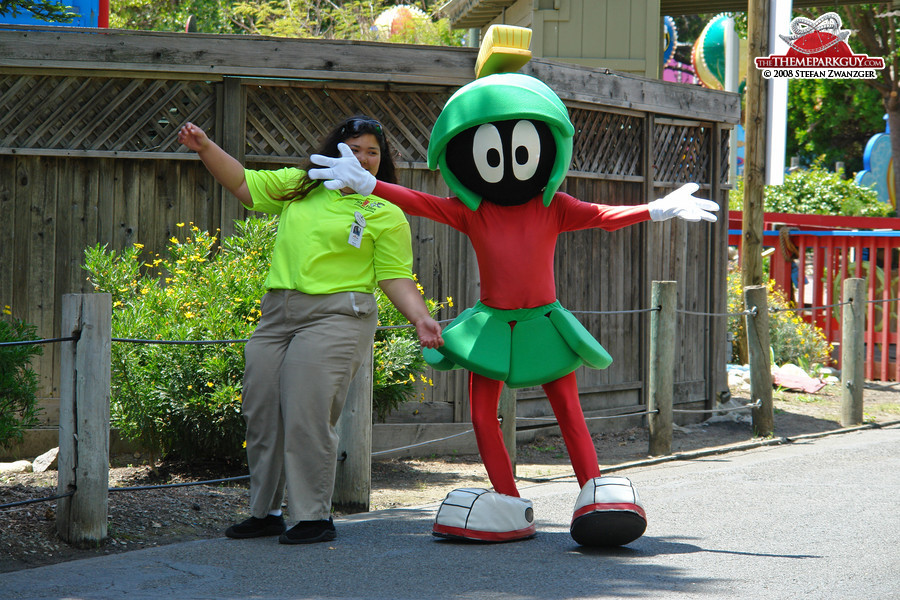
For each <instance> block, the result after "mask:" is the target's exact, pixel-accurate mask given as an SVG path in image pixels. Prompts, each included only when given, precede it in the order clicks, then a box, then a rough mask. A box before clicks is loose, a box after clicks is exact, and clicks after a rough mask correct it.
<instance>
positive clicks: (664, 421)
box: [647, 281, 678, 456]
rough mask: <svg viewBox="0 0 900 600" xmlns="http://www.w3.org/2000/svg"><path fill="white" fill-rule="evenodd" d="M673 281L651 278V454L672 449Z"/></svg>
mask: <svg viewBox="0 0 900 600" xmlns="http://www.w3.org/2000/svg"><path fill="white" fill-rule="evenodd" d="M677 300H678V289H677V287H676V282H675V281H654V282H653V289H652V292H651V300H650V305H651V306H652V307H653V308H656V307H659V310H655V311H653V312H652V313H651V314H650V376H649V400H648V402H647V410H650V411H657V412H655V413H652V414H650V418H649V419H648V423H649V426H650V454H651V455H653V456H659V455H665V454H671V453H672V402H673V396H674V385H675V321H676V319H675V304H676V302H677Z"/></svg>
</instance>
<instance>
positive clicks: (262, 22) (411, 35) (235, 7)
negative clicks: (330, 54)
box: [110, 0, 463, 46]
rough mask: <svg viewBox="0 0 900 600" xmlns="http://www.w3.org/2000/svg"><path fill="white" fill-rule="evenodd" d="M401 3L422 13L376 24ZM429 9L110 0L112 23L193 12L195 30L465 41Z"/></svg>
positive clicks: (177, 24) (176, 19) (345, 2)
mask: <svg viewBox="0 0 900 600" xmlns="http://www.w3.org/2000/svg"><path fill="white" fill-rule="evenodd" d="M400 4H405V5H410V6H414V7H416V8H418V9H420V10H421V11H422V13H423V15H424V16H421V17H420V16H416V17H414V18H413V19H412V21H411V22H407V23H406V25H405V26H401V27H399V28H397V27H395V30H394V31H393V32H388V31H387V30H385V28H379V27H376V26H375V21H376V19H377V18H378V16H379V15H380V14H381V13H383V12H384V11H385V10H388V9H390V8H392V7H394V6H398V5H400ZM432 4H433V3H432ZM429 10H430V8H429V2H427V1H426V0H418V1H409V0H406V1H405V2H404V1H402V0H372V1H361V0H300V1H297V0H237V1H235V2H229V1H226V0H173V1H171V2H154V1H153V0H111V2H110V26H111V27H114V28H117V29H142V30H150V31H181V30H184V28H185V24H186V23H187V20H188V18H189V17H190V16H193V17H194V22H195V24H196V30H197V31H199V32H204V33H250V34H258V35H269V36H277V37H295V38H319V39H342V40H368V41H390V42H401V43H408V44H425V45H444V46H459V45H461V43H462V42H461V40H462V36H463V33H462V32H460V31H452V30H451V29H450V24H449V21H448V20H447V19H440V18H438V17H437V16H435V15H432V16H428V15H429V14H430V13H429Z"/></svg>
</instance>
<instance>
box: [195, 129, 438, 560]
mask: <svg viewBox="0 0 900 600" xmlns="http://www.w3.org/2000/svg"><path fill="white" fill-rule="evenodd" d="M178 140H179V141H180V142H181V143H182V144H184V145H185V146H187V147H188V148H190V149H191V150H194V151H195V152H197V154H198V155H199V156H200V159H201V160H202V161H203V164H204V165H206V167H207V169H208V170H209V172H210V173H211V174H212V175H213V176H214V177H215V178H216V180H217V181H219V183H221V184H222V185H223V186H224V187H225V188H226V189H227V190H229V191H230V192H231V193H232V194H234V195H235V196H237V198H238V199H239V200H240V201H241V202H242V203H243V204H244V205H245V206H246V207H247V208H250V209H252V210H256V211H260V212H265V213H271V214H278V215H280V218H279V224H278V232H277V234H276V238H275V246H274V250H273V253H272V258H271V264H270V269H269V274H268V277H267V278H266V283H265V285H266V289H267V293H266V295H265V296H264V297H263V300H262V317H261V318H260V322H259V325H258V326H257V328H256V330H255V332H254V333H253V336H252V337H251V339H250V341H249V342H248V343H247V346H246V349H245V351H244V354H245V359H246V365H245V370H244V388H243V403H242V411H243V416H244V420H245V421H246V423H247V461H248V464H249V467H250V514H251V517H250V518H249V519H247V520H246V521H243V522H242V523H238V524H236V525H233V526H231V527H229V528H228V529H227V530H226V532H225V534H226V535H227V536H228V537H231V538H252V537H262V536H274V535H278V536H280V537H279V542H281V543H283V544H306V543H312V542H323V541H328V540H332V539H334V538H335V535H336V533H335V529H334V524H333V522H332V520H331V518H330V513H331V496H332V492H333V489H334V478H335V468H336V464H337V443H338V437H337V434H336V433H335V429H334V427H335V424H336V423H337V420H338V417H339V416H340V414H341V410H342V408H343V405H344V401H345V399H346V396H347V389H348V387H349V384H350V380H351V379H352V378H353V376H354V375H355V373H356V371H357V369H358V368H359V365H360V363H361V362H362V360H363V357H364V356H365V354H366V353H367V352H368V351H369V349H370V348H371V346H372V343H373V339H374V335H375V326H376V324H377V319H378V317H377V305H376V303H375V297H374V295H373V292H374V288H375V285H378V286H379V287H380V288H381V289H382V291H384V293H385V295H386V296H387V297H388V298H389V299H390V301H391V302H392V303H393V304H394V305H395V306H396V307H397V308H398V309H399V310H400V312H402V313H403V315H404V316H406V318H407V319H409V321H410V322H411V323H413V324H414V325H415V327H416V333H417V335H418V338H419V341H420V343H421V344H422V345H423V346H425V347H427V348H437V347H439V346H441V345H442V344H443V339H442V338H441V328H440V325H439V324H438V323H437V322H436V321H435V320H434V319H433V318H432V317H431V315H430V313H429V312H428V309H427V308H426V306H425V302H424V300H423V299H422V296H421V294H420V293H419V291H418V289H417V288H416V285H415V282H414V280H413V279H412V271H411V267H412V250H411V241H410V240H411V238H410V230H409V224H408V223H407V221H406V218H405V217H404V215H403V213H402V212H401V211H400V209H399V208H397V207H396V206H394V205H393V204H391V203H389V202H386V201H385V200H382V199H381V198H378V197H376V196H371V195H370V196H361V195H359V194H356V193H355V192H353V190H351V189H349V188H344V189H342V190H330V189H327V188H325V186H323V185H321V182H319V181H316V180H313V179H310V178H309V177H307V175H306V172H307V171H308V170H309V167H310V164H309V163H308V162H307V164H306V165H304V168H303V169H300V168H294V167H289V168H285V169H280V170H277V171H254V170H250V169H244V167H243V166H242V165H241V164H240V163H239V162H238V161H237V160H236V159H235V158H234V157H232V156H230V155H229V154H228V153H226V152H225V151H224V150H222V149H221V148H220V147H219V146H217V145H216V144H215V143H214V142H212V141H211V140H210V139H209V138H208V137H207V136H206V134H205V133H204V132H203V130H202V129H200V128H199V127H197V126H196V125H194V124H192V123H186V124H185V125H184V126H183V127H182V128H181V130H180V131H179V134H178ZM342 142H343V143H345V144H347V145H348V146H349V147H350V148H351V149H352V151H353V154H354V155H355V156H356V158H357V159H358V161H359V163H360V165H361V166H362V167H363V168H364V169H366V171H368V172H369V173H371V174H372V175H373V176H375V177H376V178H377V179H381V180H384V181H391V182H393V181H394V180H395V176H394V164H393V162H392V159H391V154H390V148H389V146H388V143H387V140H386V138H385V136H384V131H383V129H382V127H381V124H380V123H378V122H377V121H375V120H374V119H370V118H368V117H361V116H357V117H352V118H349V119H346V120H344V121H343V122H341V123H339V124H338V125H337V126H336V127H335V128H334V129H333V130H332V132H331V133H330V134H329V135H328V136H327V137H326V138H325V140H324V141H323V142H322V144H321V146H320V148H319V150H318V151H317V153H318V154H323V155H327V156H333V157H337V156H340V153H339V152H338V150H337V145H338V144H339V143H342ZM285 486H287V499H288V511H289V513H290V516H291V518H292V519H294V520H296V521H297V524H296V525H294V526H293V527H292V528H291V529H289V530H286V527H285V523H284V516H283V515H282V512H281V504H282V500H283V496H284V491H285Z"/></svg>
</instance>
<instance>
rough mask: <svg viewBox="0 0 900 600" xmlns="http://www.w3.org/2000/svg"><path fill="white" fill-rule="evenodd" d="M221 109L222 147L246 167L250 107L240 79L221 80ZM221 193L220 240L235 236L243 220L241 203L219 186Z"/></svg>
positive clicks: (219, 195) (225, 78)
mask: <svg viewBox="0 0 900 600" xmlns="http://www.w3.org/2000/svg"><path fill="white" fill-rule="evenodd" d="M221 98H222V109H221V117H222V118H221V123H222V133H221V142H220V144H221V146H222V149H223V150H225V152H227V153H228V154H230V155H231V156H233V157H234V158H236V159H237V161H238V162H239V163H241V164H244V155H245V154H246V152H245V151H246V148H247V141H246V129H247V127H246V123H247V107H246V101H245V97H244V89H243V86H242V85H241V80H240V78H238V77H224V78H223V79H222V95H221ZM216 188H217V189H218V190H219V194H218V198H219V203H220V211H221V212H220V213H219V214H220V215H221V217H220V222H219V229H221V233H220V235H221V238H220V239H222V238H224V237H225V236H228V235H232V234H233V233H234V221H235V219H239V218H241V209H242V208H243V205H242V204H241V201H240V200H238V199H237V198H235V197H234V196H233V195H232V194H231V192H229V191H228V190H226V189H225V188H224V187H222V186H221V185H218V184H217V185H216Z"/></svg>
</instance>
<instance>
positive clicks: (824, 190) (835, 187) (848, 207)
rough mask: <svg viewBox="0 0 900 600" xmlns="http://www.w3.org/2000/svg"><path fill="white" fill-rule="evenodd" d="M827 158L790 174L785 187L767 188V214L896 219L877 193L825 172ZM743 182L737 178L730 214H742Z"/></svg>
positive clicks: (729, 198) (731, 199)
mask: <svg viewBox="0 0 900 600" xmlns="http://www.w3.org/2000/svg"><path fill="white" fill-rule="evenodd" d="M823 160H824V158H823V157H820V158H819V159H817V160H815V161H813V164H812V165H811V166H810V168H808V169H797V170H795V171H792V172H791V173H788V174H787V175H786V176H785V178H784V183H783V184H782V185H767V186H766V188H765V205H764V206H765V211H766V212H780V213H797V214H807V215H844V216H848V217H886V216H891V215H893V213H894V211H893V207H892V206H891V205H890V204H887V203H885V202H881V201H880V200H878V194H877V193H876V192H875V190H872V189H870V188H866V187H862V186H860V185H857V184H856V182H854V181H852V180H847V179H843V178H842V177H841V176H842V174H841V173H835V172H833V171H829V170H827V169H825V167H824V166H823V164H822V162H823ZM743 199H744V180H743V178H738V181H737V184H736V185H735V186H734V189H733V190H731V192H730V193H729V194H728V204H729V209H730V210H742V209H743Z"/></svg>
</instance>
